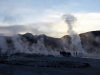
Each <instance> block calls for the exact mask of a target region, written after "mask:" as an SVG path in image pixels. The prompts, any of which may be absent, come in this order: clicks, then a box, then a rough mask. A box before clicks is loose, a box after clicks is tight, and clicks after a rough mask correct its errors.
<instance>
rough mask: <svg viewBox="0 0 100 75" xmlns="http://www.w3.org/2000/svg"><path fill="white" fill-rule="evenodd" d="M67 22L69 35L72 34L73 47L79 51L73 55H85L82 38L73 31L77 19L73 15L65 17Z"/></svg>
mask: <svg viewBox="0 0 100 75" xmlns="http://www.w3.org/2000/svg"><path fill="white" fill-rule="evenodd" d="M63 18H64V20H65V22H66V23H67V25H68V31H67V32H68V33H69V34H70V36H71V39H72V45H74V46H75V47H77V49H78V50H77V51H76V52H74V53H73V54H76V55H78V54H80V53H81V54H84V53H85V52H84V49H83V48H82V45H81V42H80V41H81V40H80V37H79V35H78V34H77V33H76V32H75V31H74V30H73V27H74V23H75V22H76V21H77V19H76V17H74V16H73V15H70V14H68V15H64V16H63Z"/></svg>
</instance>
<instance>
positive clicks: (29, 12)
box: [0, 0, 100, 37]
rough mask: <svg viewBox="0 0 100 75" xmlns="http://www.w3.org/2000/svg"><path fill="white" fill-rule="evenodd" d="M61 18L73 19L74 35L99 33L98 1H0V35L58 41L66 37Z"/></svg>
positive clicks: (99, 15)
mask: <svg viewBox="0 0 100 75" xmlns="http://www.w3.org/2000/svg"><path fill="white" fill-rule="evenodd" d="M64 14H72V15H74V16H75V17H76V18H77V22H76V23H75V27H74V30H75V31H76V32H77V33H82V32H87V31H92V30H100V0H0V33H4V32H5V33H6V34H10V33H11V34H15V33H25V32H32V33H33V34H46V35H49V36H54V37H61V36H63V35H65V34H67V25H66V23H64V21H63V20H62V15H64ZM20 25H21V27H20ZM14 27H15V28H14ZM14 32H15V33H14Z"/></svg>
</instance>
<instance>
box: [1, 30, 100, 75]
mask: <svg viewBox="0 0 100 75" xmlns="http://www.w3.org/2000/svg"><path fill="white" fill-rule="evenodd" d="M79 36H80V40H81V43H79V44H81V46H80V45H79V46H78V45H75V44H73V42H72V40H71V36H69V35H65V36H63V37H62V38H53V37H49V36H46V35H33V34H31V33H26V34H23V35H21V34H18V35H14V36H0V52H1V53H0V75H100V71H99V70H100V50H99V49H100V41H99V39H100V31H91V32H87V33H83V34H80V35H79ZM76 44H77V43H76ZM78 47H82V48H78ZM80 49H82V50H84V51H82V50H80Z"/></svg>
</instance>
